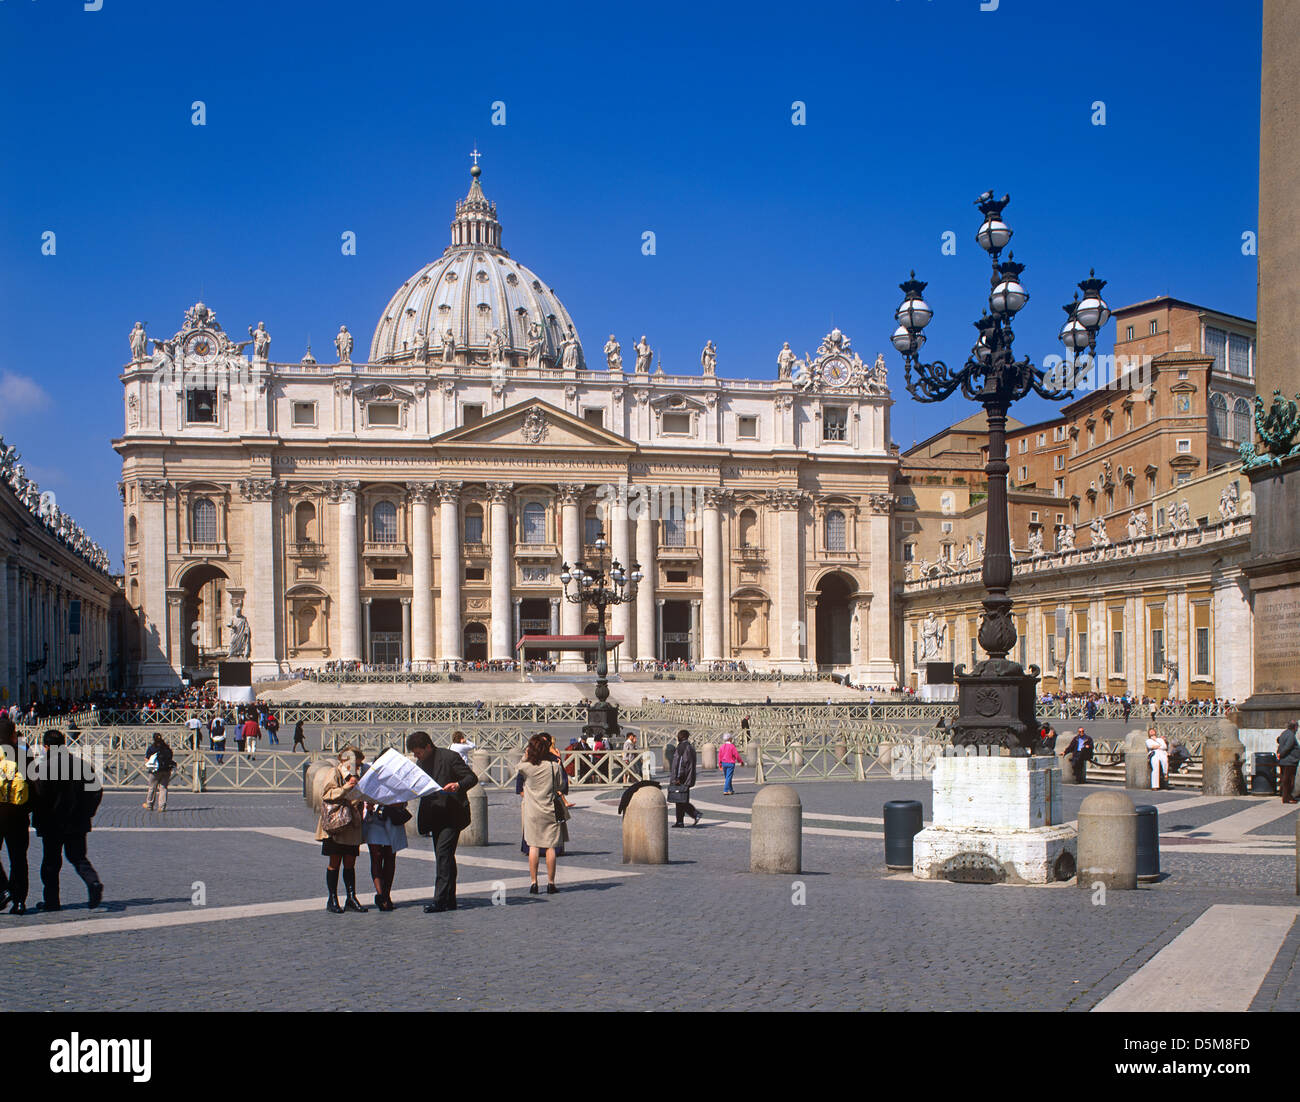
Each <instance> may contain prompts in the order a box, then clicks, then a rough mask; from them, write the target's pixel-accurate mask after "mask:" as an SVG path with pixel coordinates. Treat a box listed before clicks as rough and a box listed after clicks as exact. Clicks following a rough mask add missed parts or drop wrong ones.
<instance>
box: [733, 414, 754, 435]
mask: <svg viewBox="0 0 1300 1102" xmlns="http://www.w3.org/2000/svg"><path fill="white" fill-rule="evenodd" d="M736 435H737V436H738V437H740V439H742V440H757V439H758V418H757V417H738V418H737V419H736Z"/></svg>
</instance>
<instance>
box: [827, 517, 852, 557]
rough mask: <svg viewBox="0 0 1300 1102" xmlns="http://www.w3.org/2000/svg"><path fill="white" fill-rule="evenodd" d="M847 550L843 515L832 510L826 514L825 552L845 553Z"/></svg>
mask: <svg viewBox="0 0 1300 1102" xmlns="http://www.w3.org/2000/svg"><path fill="white" fill-rule="evenodd" d="M848 549H849V548H848V535H847V526H846V525H845V522H844V514H843V513H841V512H840V511H839V510H838V509H832V510H831V511H830V512H829V513H827V514H826V550H827V551H847V550H848Z"/></svg>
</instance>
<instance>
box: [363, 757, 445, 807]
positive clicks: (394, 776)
mask: <svg viewBox="0 0 1300 1102" xmlns="http://www.w3.org/2000/svg"><path fill="white" fill-rule="evenodd" d="M357 791H358V792H360V793H361V795H363V796H364V797H365V798H366V799H367V800H369V801H370V802H371V803H376V804H404V803H406V802H407V801H408V800H415V799H419V798H420V797H421V796H427V795H428V794H429V793H430V792H441V791H442V786H441V785H440V784H439V783H438V782H437V781H435V780H434V779H433V778H432V777H431V776H429V774H428V773H426V772H425V771H424V770H423V769H421V768H420V767H419V766H418V765H416V764H415V762H413V761H411V759H410V758H407V757H404V756H403V755H401V754H399V753H398V752H397V751H396V750H393V749H392V748H389V749H387V750H385V751H384V752H383V753H382V754H380V755H379V757H377V758H376V759H375V762H374V764H373V765H371V767H370V768H369V769H367V770H366V771H365V773H364V774H363V775H362V777H361V779H360V780H359V781H357Z"/></svg>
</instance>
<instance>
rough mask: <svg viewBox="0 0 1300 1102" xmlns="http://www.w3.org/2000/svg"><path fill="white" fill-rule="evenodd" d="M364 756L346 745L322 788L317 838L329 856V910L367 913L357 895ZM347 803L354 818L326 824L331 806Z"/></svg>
mask: <svg viewBox="0 0 1300 1102" xmlns="http://www.w3.org/2000/svg"><path fill="white" fill-rule="evenodd" d="M364 758H365V754H363V753H362V752H361V751H360V750H359V749H357V747H355V746H345V747H344V748H343V749H342V750H340V751H339V757H338V763H337V764H336V765H335V766H334V768H333V771H332V772H331V773H330V775H328V776H327V777H326V778H325V779H324V782H323V786H322V788H321V811H320V819H319V820H318V821H317V823H316V840H317V841H318V842H320V843H321V847H320V851H321V853H323V854H324V855H325V856H326V857H328V858H329V865H328V866H327V867H326V869H325V885H326V887H328V889H329V897H328V898H327V899H326V902H325V909H326V910H327V911H329V912H330V914H342V913H343V912H344V911H345V910H346V911H358V912H361V913H364V912H365V910H366V908H365V907H363V906H362V905H361V901H360V900H359V899H357V868H356V866H357V854H359V853H360V852H361V812H362V804H363V802H364V801H363V799H362V796H361V793H360V792H358V791H357V790H356V787H357V779H358V777H359V776H360V774H361V762H362V759H364ZM341 804H348V805H350V806H351V808H352V821H351V822H350V823H348V824H347V825H346V826H343V827H339V828H338V829H336V830H332V831H331V830H327V829H326V828H325V816H326V815H327V814H328V813H329V811H330V810H331V808H333V807H337V806H339V805H341ZM340 865H342V866H343V887H344V888H345V889H346V890H347V903H346V904H345V905H344V906H342V907H340V906H339V866H340Z"/></svg>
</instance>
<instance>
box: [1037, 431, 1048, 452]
mask: <svg viewBox="0 0 1300 1102" xmlns="http://www.w3.org/2000/svg"><path fill="white" fill-rule="evenodd" d="M1046 443H1047V433H1045V432H1040V433H1039V434H1038V446H1039V447H1040V448H1041V447H1042V446H1043V445H1044V444H1046Z"/></svg>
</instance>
